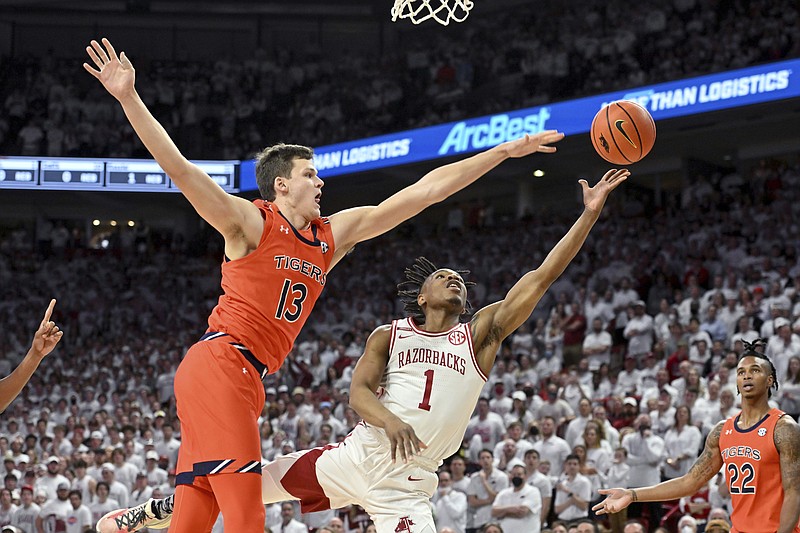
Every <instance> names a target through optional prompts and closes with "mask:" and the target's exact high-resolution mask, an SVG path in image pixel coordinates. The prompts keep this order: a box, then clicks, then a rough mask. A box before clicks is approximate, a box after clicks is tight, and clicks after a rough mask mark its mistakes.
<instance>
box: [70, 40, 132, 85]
mask: <svg viewBox="0 0 800 533" xmlns="http://www.w3.org/2000/svg"><path fill="white" fill-rule="evenodd" d="M102 41H103V46H104V47H105V48H103V46H100V43H98V42H97V41H94V40H93V41H92V43H91V46H87V47H86V53H87V54H89V57H90V58H91V60H92V62H93V63H94V64H95V66H97V69H94V68H92V67H91V66H89V64H88V63H84V64H83V68H85V69H86V71H87V72H88V73H89V74H91V75H92V76H94V77H95V78H97V79H98V80H100V83H102V84H103V87H105V88H106V90H107V91H108V92H109V93H111V95H112V96H113V97H114V98H116V99H117V100H121V99H122V98H124V97H126V96H128V95H129V94H132V93H133V85H134V83H135V81H136V71H135V70H134V69H133V65H132V64H131V62H130V60H129V59H128V57H127V56H126V55H125V52H122V54H121V55H120V56H119V57H117V52H116V50H114V47H113V46H111V41H109V40H108V39H106V38H105V37H104V38H103V39H102Z"/></svg>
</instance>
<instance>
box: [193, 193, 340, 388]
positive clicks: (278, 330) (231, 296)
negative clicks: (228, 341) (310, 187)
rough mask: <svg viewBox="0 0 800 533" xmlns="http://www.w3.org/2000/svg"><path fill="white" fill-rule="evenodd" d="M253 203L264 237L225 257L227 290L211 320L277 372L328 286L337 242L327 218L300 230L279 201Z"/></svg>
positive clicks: (214, 326)
mask: <svg viewBox="0 0 800 533" xmlns="http://www.w3.org/2000/svg"><path fill="white" fill-rule="evenodd" d="M254 203H255V205H256V207H258V209H259V211H260V212H261V216H262V217H263V218H264V230H263V232H262V234H261V240H260V241H259V243H258V246H257V247H256V249H255V250H253V251H252V252H250V253H249V254H248V255H246V256H244V257H242V258H240V259H236V260H234V261H227V260H226V261H225V262H223V263H222V290H223V294H222V296H220V297H219V303H218V304H217V306H216V307H215V308H214V310H213V311H211V316H210V317H209V318H208V326H209V331H221V332H224V333H227V334H229V335H230V336H231V337H233V339H235V340H236V341H237V342H240V343H242V344H243V345H244V346H245V347H246V348H247V349H249V350H250V351H251V352H252V353H253V354H254V355H255V356H256V357H257V358H258V360H259V361H261V362H262V363H264V364H265V365H266V366H267V368H268V369H269V372H270V373H273V372H276V371H277V370H278V369H279V368H280V367H281V365H282V364H283V361H284V359H286V355H287V354H288V353H289V351H290V350H291V349H292V344H293V343H294V341H295V339H296V338H297V335H298V334H299V333H300V329H301V328H302V327H303V324H305V322H306V319H307V318H308V315H309V314H310V313H311V309H312V308H313V307H314V304H315V303H316V301H317V298H318V297H319V295H320V293H321V292H322V289H323V287H324V286H325V280H326V277H327V275H328V268H329V267H330V264H331V261H332V260H333V254H334V249H335V247H334V243H333V233H332V232H331V226H330V223H329V222H328V219H327V218H317V219H314V220H313V221H311V225H310V226H309V228H308V229H306V230H297V229H295V228H294V227H293V226H292V225H291V224H290V223H289V221H288V220H286V218H284V216H283V215H282V214H281V213H280V211H278V207H277V206H276V205H275V204H272V203H270V202H265V201H263V200H256V201H255V202H254Z"/></svg>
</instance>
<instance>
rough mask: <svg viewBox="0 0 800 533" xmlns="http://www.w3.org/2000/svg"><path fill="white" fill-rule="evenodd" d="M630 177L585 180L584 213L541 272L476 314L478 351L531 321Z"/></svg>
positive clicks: (613, 173) (614, 173) (612, 174)
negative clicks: (605, 207)
mask: <svg viewBox="0 0 800 533" xmlns="http://www.w3.org/2000/svg"><path fill="white" fill-rule="evenodd" d="M629 175H630V172H628V171H627V170H624V169H623V170H616V169H612V170H609V171H608V172H606V174H605V175H604V176H603V177H602V178H601V179H600V181H598V182H597V184H596V185H595V186H594V187H589V184H588V183H587V182H586V180H580V182H579V183H580V185H581V188H582V189H583V203H584V210H583V213H582V214H581V216H580V217H579V218H578V220H577V221H576V222H575V224H573V225H572V227H571V228H570V230H569V231H568V232H567V234H566V235H564V237H562V238H561V240H560V241H559V242H558V244H556V245H555V247H553V249H552V250H551V251H550V253H549V254H547V257H546V258H545V260H544V261H543V262H542V264H541V265H540V266H539V268H537V269H536V270H532V271H530V272H528V273H527V274H525V275H524V276H523V277H522V278H521V279H520V280H519V281H518V282H517V283H516V284H515V285H514V286H513V287H512V288H511V289H510V290H509V291H508V294H506V297H505V298H504V299H503V300H501V301H500V302H497V303H494V304H491V305H489V306H487V307H484V308H483V309H481V310H480V311H478V312H477V313H476V314H475V317H474V318H473V320H472V330H473V338H474V342H475V347H476V349H477V350H478V351H479V352H480V351H482V348H483V347H484V344H485V342H487V341H488V342H489V343H490V344H494V343H499V342H500V341H501V340H502V339H504V338H506V337H507V336H508V335H510V334H511V332H513V331H514V330H515V329H517V328H518V327H519V326H520V324H522V323H523V322H525V321H526V320H527V319H528V317H530V315H531V313H532V312H533V310H534V308H535V307H536V304H537V303H539V300H540V299H541V298H542V296H543V295H544V293H545V291H547V289H548V288H549V287H550V285H552V283H553V282H554V281H555V280H556V279H557V278H558V277H559V276H560V275H561V274H562V272H564V270H565V269H566V268H567V265H569V263H570V261H572V259H573V258H574V257H575V255H576V254H577V253H578V250H580V248H581V246H583V243H584V241H585V240H586V237H587V236H588V235H589V231H590V230H591V229H592V226H594V223H595V222H596V221H597V219H598V217H599V216H600V212H601V211H602V209H603V205H604V204H605V202H606V199H607V198H608V195H609V194H610V193H611V191H613V190H614V189H616V188H617V187H618V186H619V185H620V184H621V183H622V182H624V181H625V180H626V179H627V178H628V176H629ZM482 370H484V371H487V370H488V369H482Z"/></svg>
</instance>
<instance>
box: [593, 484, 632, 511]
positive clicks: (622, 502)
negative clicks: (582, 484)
mask: <svg viewBox="0 0 800 533" xmlns="http://www.w3.org/2000/svg"><path fill="white" fill-rule="evenodd" d="M597 492H599V493H600V494H607V496H606V499H605V500H603V501H601V502H600V503H598V504H597V505H595V506H594V507H592V510H593V511H594V512H595V513H596V514H612V513H618V512H620V511H621V510H623V509H625V508H626V507H627V506H629V505H630V504H631V503H633V497H632V496H631V491H629V490H625V489H600V490H598V491H597Z"/></svg>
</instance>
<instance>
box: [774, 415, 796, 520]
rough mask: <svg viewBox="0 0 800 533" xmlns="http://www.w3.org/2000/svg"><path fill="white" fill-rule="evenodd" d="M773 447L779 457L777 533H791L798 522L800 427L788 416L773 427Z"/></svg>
mask: <svg viewBox="0 0 800 533" xmlns="http://www.w3.org/2000/svg"><path fill="white" fill-rule="evenodd" d="M775 447H776V448H777V449H778V454H780V457H781V483H782V484H783V504H782V505H781V521H780V524H779V526H778V533H791V532H792V531H794V530H795V526H796V525H797V523H798V520H800V485H798V480H800V426H798V425H797V422H795V421H794V420H792V419H791V417H789V416H784V417H782V418H781V419H780V420H779V421H778V424H777V425H776V426H775Z"/></svg>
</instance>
